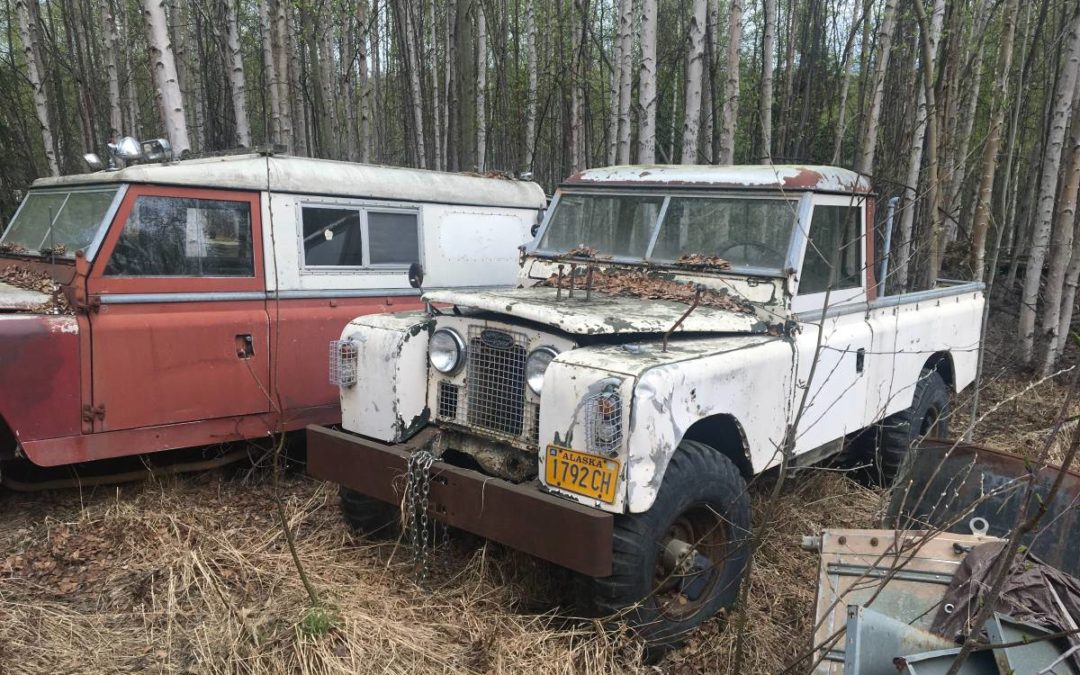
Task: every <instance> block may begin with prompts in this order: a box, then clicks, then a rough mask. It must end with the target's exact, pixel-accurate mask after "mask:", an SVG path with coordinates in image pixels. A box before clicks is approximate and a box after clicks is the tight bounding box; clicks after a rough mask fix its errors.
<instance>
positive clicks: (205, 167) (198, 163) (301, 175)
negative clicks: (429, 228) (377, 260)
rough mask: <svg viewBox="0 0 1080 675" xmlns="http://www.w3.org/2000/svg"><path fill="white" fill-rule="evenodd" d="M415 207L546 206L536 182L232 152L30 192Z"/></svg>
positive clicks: (63, 181)
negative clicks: (159, 193)
mask: <svg viewBox="0 0 1080 675" xmlns="http://www.w3.org/2000/svg"><path fill="white" fill-rule="evenodd" d="M268 182H269V186H270V189H271V190H273V191H276V192H292V193H300V194H318V195H334V196H340V197H365V198H371V199H388V200H404V201H416V202H445V203H452V204H473V205H478V206H503V207H511V208H526V209H541V208H544V206H545V204H546V203H547V199H546V197H545V195H544V191H543V190H542V189H541V188H540V186H539V185H537V184H536V183H531V182H526V181H517V180H509V179H505V178H486V177H482V176H470V175H466V174H460V173H443V172H440V171H425V170H422V169H405V168H400V167H390V166H378V165H374V164H356V163H353V162H338V161H334V160H329V159H310V158H307V157H290V156H283V155H273V156H269V157H267V156H263V155H258V154H246V155H230V156H223V157H207V158H200V159H189V160H184V161H179V162H169V163H167V164H136V165H134V166H130V167H127V168H124V169H120V170H116V171H95V172H94V173H83V174H75V175H70V176H60V177H55V178H39V179H38V180H36V181H34V185H33V187H35V188H47V187H76V186H82V185H100V184H112V183H151V184H158V185H179V186H185V187H200V188H216V189H234V190H266V189H267V183H268Z"/></svg>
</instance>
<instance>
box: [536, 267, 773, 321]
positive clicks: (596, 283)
mask: <svg viewBox="0 0 1080 675" xmlns="http://www.w3.org/2000/svg"><path fill="white" fill-rule="evenodd" d="M575 276H577V275H575V274H574V273H573V272H572V273H571V274H552V275H551V276H550V277H548V278H547V279H546V280H544V281H542V282H540V284H539V285H541V286H550V287H553V288H557V289H559V291H560V295H561V291H562V289H567V290H568V291H569V290H573V289H574V288H575V287H578V286H583V285H585V284H584V283H582V282H581V281H578V280H575V278H574V277H575ZM590 276H591V279H592V282H591V285H590V286H589V287H590V288H591V292H596V293H606V294H608V295H614V296H617V297H623V298H646V299H649V300H672V301H675V302H682V303H685V304H688V305H689V304H691V303H693V302H694V299H695V298H696V297H698V295H699V293H698V290H697V286H696V285H695V284H694V283H692V282H689V281H686V282H684V281H676V280H675V279H672V278H671V276H670V274H663V273H660V272H656V271H653V270H641V269H633V270H630V269H627V270H621V269H612V268H606V269H595V270H594V271H593V272H592V274H591V275H590ZM557 297H558V296H557ZM698 305H700V306H702V307H715V308H717V309H724V310H727V311H730V312H738V313H740V314H753V313H754V307H753V305H751V304H750V303H749V302H748V301H746V300H744V299H742V298H738V297H735V296H733V295H731V294H729V293H727V292H726V291H724V290H719V291H716V290H712V289H705V290H703V291H702V292H701V293H700V298H699V299H698Z"/></svg>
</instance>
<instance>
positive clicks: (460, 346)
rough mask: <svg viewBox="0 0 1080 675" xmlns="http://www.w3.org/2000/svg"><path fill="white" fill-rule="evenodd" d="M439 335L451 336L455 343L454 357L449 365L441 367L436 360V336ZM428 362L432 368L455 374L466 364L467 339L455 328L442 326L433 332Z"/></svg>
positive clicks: (445, 373) (429, 342)
mask: <svg viewBox="0 0 1080 675" xmlns="http://www.w3.org/2000/svg"><path fill="white" fill-rule="evenodd" d="M437 335H447V336H449V337H450V339H451V341H452V342H453V345H454V350H455V351H454V358H453V360H452V361H451V362H450V364H449V365H448V366H445V367H440V366H439V364H438V363H436V361H435V352H434V347H435V337H436V336H437ZM428 363H429V364H430V365H431V367H432V368H434V369H435V370H437V371H439V372H440V373H442V374H443V375H453V374H454V373H456V372H458V371H459V370H461V367H462V366H464V365H465V340H464V339H463V338H462V337H461V335H460V334H459V333H458V332H457V331H456V330H454V329H453V328H440V329H438V330H437V331H435V332H434V333H432V334H431V339H430V340H429V341H428Z"/></svg>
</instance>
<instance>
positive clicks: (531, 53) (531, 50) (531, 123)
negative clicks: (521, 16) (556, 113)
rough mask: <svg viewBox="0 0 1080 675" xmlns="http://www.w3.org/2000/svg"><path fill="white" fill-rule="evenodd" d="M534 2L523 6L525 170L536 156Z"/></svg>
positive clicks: (530, 1) (531, 168)
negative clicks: (527, 81) (525, 72)
mask: <svg viewBox="0 0 1080 675" xmlns="http://www.w3.org/2000/svg"><path fill="white" fill-rule="evenodd" d="M536 2H537V0H527V2H526V6H525V53H526V57H525V58H526V70H527V71H528V78H529V84H528V87H529V89H528V93H527V97H528V101H526V104H525V105H526V110H525V170H526V171H532V170H533V161H534V159H535V157H536V104H537V101H536V61H537V55H536Z"/></svg>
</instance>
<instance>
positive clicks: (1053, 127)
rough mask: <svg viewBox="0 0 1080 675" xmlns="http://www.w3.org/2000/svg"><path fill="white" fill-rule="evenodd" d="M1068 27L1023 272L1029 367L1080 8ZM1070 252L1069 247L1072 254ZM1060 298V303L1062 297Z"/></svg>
mask: <svg viewBox="0 0 1080 675" xmlns="http://www.w3.org/2000/svg"><path fill="white" fill-rule="evenodd" d="M1069 23H1070V25H1069V31H1068V35H1067V37H1066V39H1065V45H1064V53H1063V54H1062V61H1061V72H1060V75H1059V76H1058V82H1057V87H1056V88H1055V90H1054V96H1053V108H1052V112H1051V116H1050V124H1049V126H1048V132H1047V135H1046V152H1045V155H1044V156H1043V165H1042V174H1041V179H1040V181H1039V199H1038V203H1037V206H1036V215H1035V223H1034V226H1033V228H1032V237H1031V250H1030V252H1029V253H1028V261H1027V267H1026V268H1025V270H1024V289H1023V295H1022V297H1021V303H1020V322H1019V337H1020V356H1021V358H1022V359H1023V362H1024V363H1025V364H1028V365H1030V364H1031V362H1032V361H1033V359H1034V355H1035V307H1036V303H1038V301H1039V285H1040V282H1041V281H1042V272H1043V263H1044V262H1046V254H1047V247H1048V245H1049V243H1050V228H1051V224H1052V222H1053V217H1054V198H1055V197H1056V196H1057V179H1058V169H1059V168H1060V167H1061V149H1062V145H1063V144H1064V141H1065V126H1066V124H1067V123H1068V121H1069V108H1070V106H1071V104H1072V99H1073V92H1074V90H1075V89H1076V80H1077V74H1078V71H1080V8H1077V9H1076V10H1074V12H1073V16H1072V18H1071V20H1070V22H1069ZM1070 232H1071V229H1070ZM1070 243H1071V242H1070ZM1071 248H1072V247H1071V246H1069V250H1071ZM1060 267H1061V266H1060V263H1057V262H1056V261H1052V262H1051V272H1050V274H1051V275H1053V276H1054V278H1048V279H1047V284H1046V287H1047V289H1051V288H1053V287H1054V285H1056V286H1058V287H1060V286H1061V283H1062V282H1061V278H1060V275H1061V272H1060ZM1057 297H1058V299H1059V300H1060V297H1061V296H1060V295H1058V296H1057ZM1044 311H1045V309H1044ZM1052 311H1053V316H1054V319H1055V320H1054V326H1053V330H1054V331H1056V330H1057V318H1058V317H1059V316H1060V308H1059V307H1056V308H1054V310H1052Z"/></svg>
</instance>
